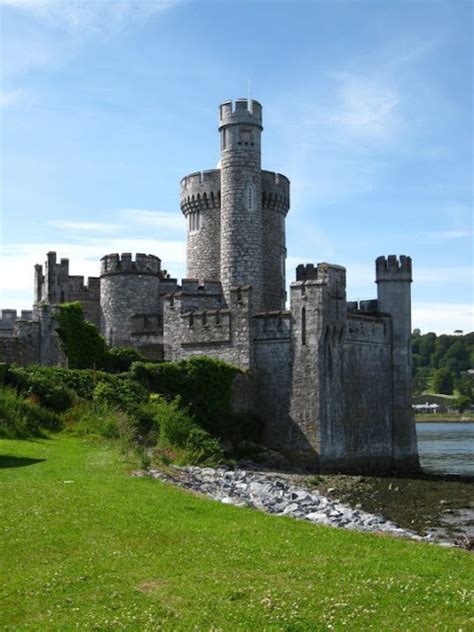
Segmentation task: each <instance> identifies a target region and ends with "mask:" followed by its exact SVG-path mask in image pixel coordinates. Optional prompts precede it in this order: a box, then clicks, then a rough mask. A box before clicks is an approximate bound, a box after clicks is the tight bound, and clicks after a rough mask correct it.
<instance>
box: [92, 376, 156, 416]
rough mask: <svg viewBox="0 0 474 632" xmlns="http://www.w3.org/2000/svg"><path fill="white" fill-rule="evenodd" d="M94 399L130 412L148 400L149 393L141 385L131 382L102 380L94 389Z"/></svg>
mask: <svg viewBox="0 0 474 632" xmlns="http://www.w3.org/2000/svg"><path fill="white" fill-rule="evenodd" d="M92 399H93V401H95V402H98V403H101V404H106V405H107V406H109V407H112V408H120V409H121V410H124V411H128V410H131V409H133V408H134V407H135V406H137V405H138V404H140V403H142V402H145V401H146V400H147V399H148V393H147V392H146V390H145V389H144V388H143V386H142V385H141V384H138V383H137V382H133V381H131V380H124V379H119V378H117V379H115V380H110V379H109V380H101V381H100V382H97V384H96V385H95V387H94V392H93V395H92Z"/></svg>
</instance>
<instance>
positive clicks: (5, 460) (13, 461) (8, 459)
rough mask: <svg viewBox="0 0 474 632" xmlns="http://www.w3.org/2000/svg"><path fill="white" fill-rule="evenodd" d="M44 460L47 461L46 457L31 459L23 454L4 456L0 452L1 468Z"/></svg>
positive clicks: (24, 465)
mask: <svg viewBox="0 0 474 632" xmlns="http://www.w3.org/2000/svg"><path fill="white" fill-rule="evenodd" d="M43 461H46V459H29V458H28V457H23V456H4V455H2V454H0V469H6V468H7V467H26V466H27V465H35V464H36V463H42V462H43Z"/></svg>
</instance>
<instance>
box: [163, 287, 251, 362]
mask: <svg viewBox="0 0 474 632" xmlns="http://www.w3.org/2000/svg"><path fill="white" fill-rule="evenodd" d="M251 296H252V290H251V288H250V287H248V286H245V287H236V288H231V290H230V306H229V309H224V310H206V309H204V310H200V309H194V310H192V311H189V310H187V309H186V307H185V306H186V305H187V301H188V300H189V297H187V296H186V294H185V293H184V292H177V293H176V294H174V295H170V296H168V297H166V299H165V301H164V311H163V339H164V343H165V346H164V356H165V359H166V360H171V361H178V360H182V359H184V358H189V357H191V356H195V355H207V356H210V357H212V358H220V359H221V360H224V361H225V362H229V364H233V365H234V366H237V367H239V368H241V369H248V368H250V367H251V360H252V357H251V335H252V322H251V310H252V303H251V300H252V299H251ZM203 298H204V300H208V299H209V296H207V297H206V296H204V297H203ZM193 301H194V304H195V305H196V304H197V298H196V297H195V296H194V297H193Z"/></svg>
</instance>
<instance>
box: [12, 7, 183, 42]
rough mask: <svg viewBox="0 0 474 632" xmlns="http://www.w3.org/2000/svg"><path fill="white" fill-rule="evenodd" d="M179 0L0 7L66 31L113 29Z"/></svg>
mask: <svg viewBox="0 0 474 632" xmlns="http://www.w3.org/2000/svg"><path fill="white" fill-rule="evenodd" d="M181 1H182V0H153V1H152V2H143V0H113V1H108V0H99V1H98V0H78V1H76V2H69V1H67V0H0V6H3V7H9V8H11V9H16V10H18V11H22V12H25V13H27V14H28V15H29V16H32V17H34V18H36V19H38V20H40V21H42V22H44V23H46V24H47V25H48V26H50V27H53V28H57V29H60V30H67V31H79V30H80V31H81V32H82V33H83V34H87V33H90V32H103V31H112V30H115V29H118V28H121V27H122V26H123V25H124V24H125V23H127V22H128V23H130V22H138V21H141V20H145V19H147V18H149V17H150V16H152V15H155V14H157V13H160V12H161V11H164V10H166V9H169V8H171V7H173V6H176V5H177V4H179V3H180V2H181Z"/></svg>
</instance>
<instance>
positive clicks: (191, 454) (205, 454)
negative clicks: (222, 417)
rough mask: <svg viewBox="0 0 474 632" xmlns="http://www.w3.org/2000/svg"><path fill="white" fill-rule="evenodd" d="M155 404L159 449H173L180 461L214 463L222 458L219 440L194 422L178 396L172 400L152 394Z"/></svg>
mask: <svg viewBox="0 0 474 632" xmlns="http://www.w3.org/2000/svg"><path fill="white" fill-rule="evenodd" d="M154 405H155V419H156V423H157V425H158V426H159V428H160V450H161V451H162V452H163V451H164V452H165V453H166V452H167V453H168V454H170V453H173V454H174V455H175V460H176V462H177V463H179V464H185V463H186V464H196V465H197V464H203V463H213V464H215V463H219V462H221V461H222V459H223V454H222V450H221V449H220V446H219V443H218V441H217V440H216V439H215V438H214V437H212V436H211V435H210V434H209V433H208V432H206V431H205V430H204V429H203V428H200V427H199V426H198V425H197V424H196V423H195V422H194V420H193V418H192V417H191V416H190V414H189V411H188V410H187V409H186V408H184V407H183V406H182V405H181V402H180V399H179V398H176V399H174V400H173V401H171V402H168V401H166V400H165V399H163V398H155V399H154Z"/></svg>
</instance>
